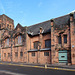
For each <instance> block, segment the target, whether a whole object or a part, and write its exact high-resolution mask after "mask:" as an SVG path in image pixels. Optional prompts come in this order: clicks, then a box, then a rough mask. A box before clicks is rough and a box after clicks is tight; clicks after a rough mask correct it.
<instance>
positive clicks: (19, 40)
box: [18, 35, 22, 44]
mask: <svg viewBox="0 0 75 75" xmlns="http://www.w3.org/2000/svg"><path fill="white" fill-rule="evenodd" d="M18 44H22V36H21V35H19V36H18Z"/></svg>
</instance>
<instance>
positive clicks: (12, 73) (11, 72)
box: [0, 64, 75, 75]
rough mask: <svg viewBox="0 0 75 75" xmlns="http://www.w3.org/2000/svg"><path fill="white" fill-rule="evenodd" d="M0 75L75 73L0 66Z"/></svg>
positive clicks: (71, 73) (74, 73) (58, 74)
mask: <svg viewBox="0 0 75 75" xmlns="http://www.w3.org/2000/svg"><path fill="white" fill-rule="evenodd" d="M0 75H75V72H73V71H63V70H51V69H43V68H33V67H23V66H13V65H3V64H0Z"/></svg>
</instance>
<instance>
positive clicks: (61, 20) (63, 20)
mask: <svg viewBox="0 0 75 75" xmlns="http://www.w3.org/2000/svg"><path fill="white" fill-rule="evenodd" d="M69 19H70V15H69V14H68V15H64V16H61V17H58V18H54V26H55V28H56V27H57V28H63V27H64V25H69ZM40 27H42V28H43V30H44V32H43V33H47V32H50V31H51V21H50V20H48V21H45V22H42V23H38V24H35V25H32V26H29V27H28V32H29V33H28V34H30V32H31V33H32V35H33V36H34V35H37V34H39V31H40Z"/></svg>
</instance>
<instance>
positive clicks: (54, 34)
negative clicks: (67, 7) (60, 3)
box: [0, 13, 75, 65]
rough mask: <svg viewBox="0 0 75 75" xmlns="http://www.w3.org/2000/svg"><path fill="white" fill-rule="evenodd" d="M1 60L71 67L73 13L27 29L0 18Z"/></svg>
mask: <svg viewBox="0 0 75 75" xmlns="http://www.w3.org/2000/svg"><path fill="white" fill-rule="evenodd" d="M0 55H1V56H0V57H1V61H8V62H11V61H12V62H25V63H39V64H55V63H66V64H69V63H70V64H72V65H73V64H75V13H71V14H68V15H64V16H61V17H58V18H55V19H51V20H48V21H45V22H42V23H38V24H35V25H32V26H29V27H26V26H25V27H22V26H21V25H20V24H17V26H16V28H14V21H13V20H12V19H11V18H9V17H8V16H6V15H4V14H3V15H0Z"/></svg>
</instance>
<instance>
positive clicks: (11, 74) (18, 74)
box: [0, 70, 27, 75]
mask: <svg viewBox="0 0 75 75" xmlns="http://www.w3.org/2000/svg"><path fill="white" fill-rule="evenodd" d="M0 73H5V74H10V75H27V74H20V73H14V72H10V71H5V70H0Z"/></svg>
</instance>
